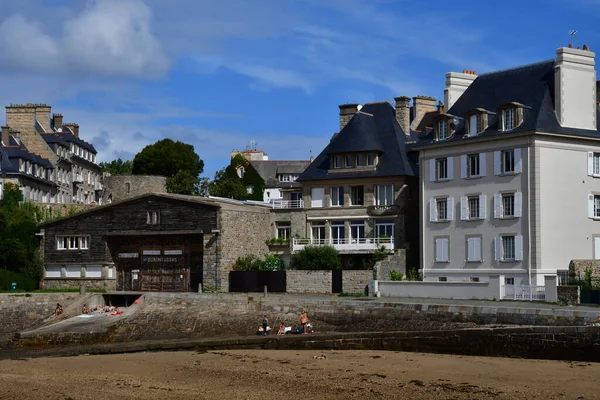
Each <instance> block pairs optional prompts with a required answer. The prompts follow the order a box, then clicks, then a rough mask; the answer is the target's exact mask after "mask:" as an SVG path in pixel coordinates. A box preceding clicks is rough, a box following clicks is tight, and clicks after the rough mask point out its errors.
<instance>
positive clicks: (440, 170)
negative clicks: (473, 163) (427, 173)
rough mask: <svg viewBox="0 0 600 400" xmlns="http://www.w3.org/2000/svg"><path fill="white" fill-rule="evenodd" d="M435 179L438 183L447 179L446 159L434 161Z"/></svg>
mask: <svg viewBox="0 0 600 400" xmlns="http://www.w3.org/2000/svg"><path fill="white" fill-rule="evenodd" d="M435 178H436V179H437V180H438V181H440V180H444V179H448V159H447V158H438V159H436V160H435Z"/></svg>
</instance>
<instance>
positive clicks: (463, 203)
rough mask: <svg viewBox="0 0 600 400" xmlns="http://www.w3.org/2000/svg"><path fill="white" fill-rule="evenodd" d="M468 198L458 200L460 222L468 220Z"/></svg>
mask: <svg viewBox="0 0 600 400" xmlns="http://www.w3.org/2000/svg"><path fill="white" fill-rule="evenodd" d="M468 206H469V198H468V197H464V196H463V197H461V198H460V219H461V221H466V220H468V219H469V217H468V216H469V214H468V212H469V209H468Z"/></svg>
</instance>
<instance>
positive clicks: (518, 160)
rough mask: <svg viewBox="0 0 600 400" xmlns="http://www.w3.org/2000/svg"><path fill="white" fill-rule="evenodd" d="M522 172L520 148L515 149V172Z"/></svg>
mask: <svg viewBox="0 0 600 400" xmlns="http://www.w3.org/2000/svg"><path fill="white" fill-rule="evenodd" d="M521 172H523V162H522V160H521V149H515V174H520V173H521Z"/></svg>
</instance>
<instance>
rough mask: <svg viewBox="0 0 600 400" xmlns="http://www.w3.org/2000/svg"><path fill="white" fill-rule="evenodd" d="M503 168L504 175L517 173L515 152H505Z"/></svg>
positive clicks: (503, 152) (503, 154)
mask: <svg viewBox="0 0 600 400" xmlns="http://www.w3.org/2000/svg"><path fill="white" fill-rule="evenodd" d="M501 163H502V165H501V167H502V173H503V174H512V173H514V172H515V151H514V149H513V150H503V151H502V158H501Z"/></svg>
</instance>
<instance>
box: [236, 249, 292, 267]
mask: <svg viewBox="0 0 600 400" xmlns="http://www.w3.org/2000/svg"><path fill="white" fill-rule="evenodd" d="M284 269H285V264H284V262H283V259H282V258H281V256H280V255H278V254H273V253H269V254H265V259H264V260H261V259H260V258H258V257H256V256H255V255H248V256H244V257H239V258H238V259H237V260H235V264H233V270H234V271H282V270H284Z"/></svg>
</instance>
